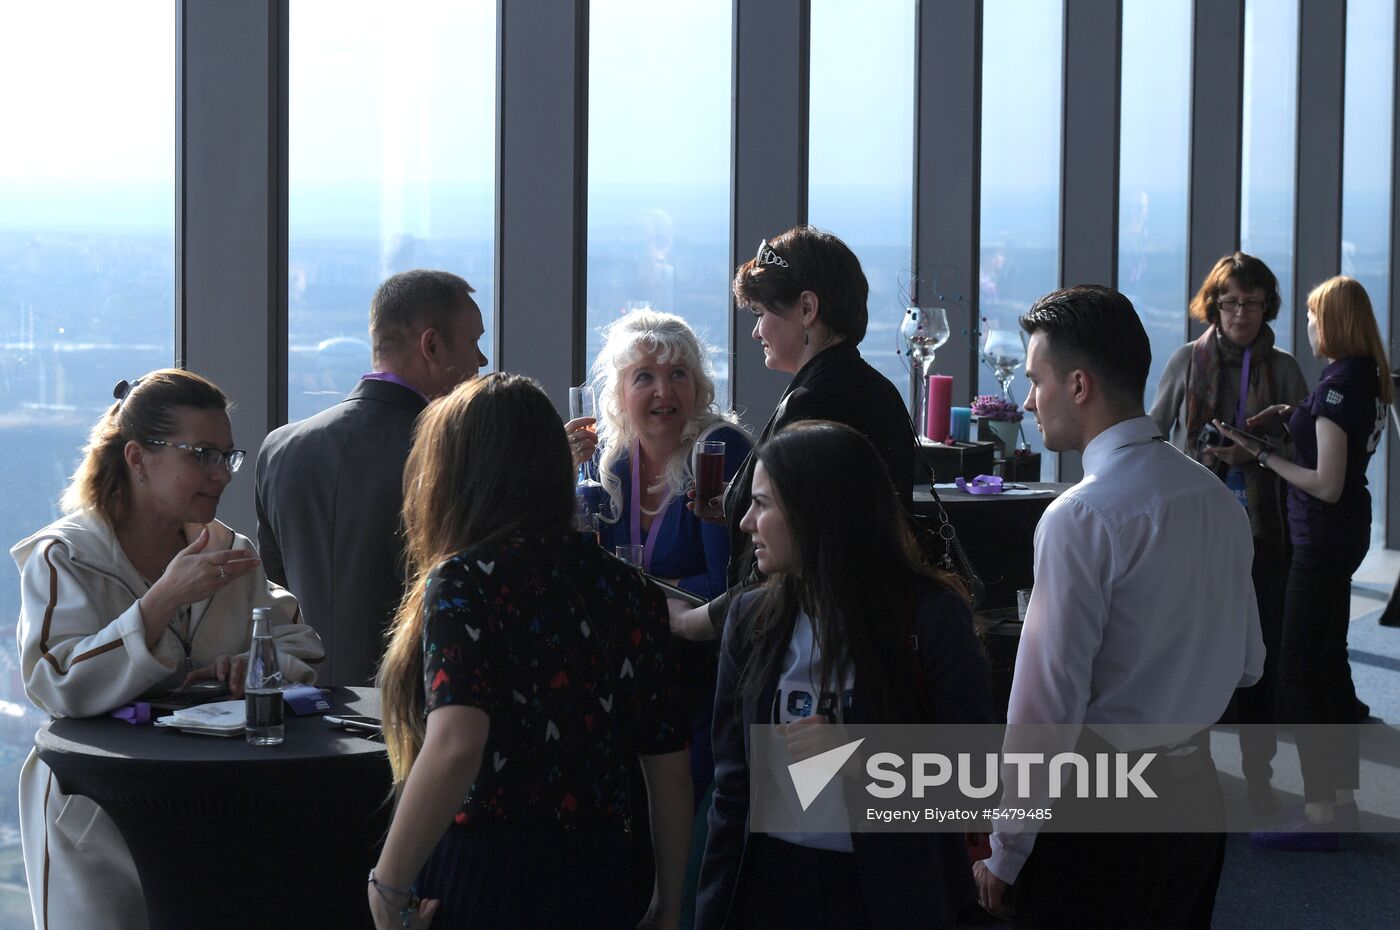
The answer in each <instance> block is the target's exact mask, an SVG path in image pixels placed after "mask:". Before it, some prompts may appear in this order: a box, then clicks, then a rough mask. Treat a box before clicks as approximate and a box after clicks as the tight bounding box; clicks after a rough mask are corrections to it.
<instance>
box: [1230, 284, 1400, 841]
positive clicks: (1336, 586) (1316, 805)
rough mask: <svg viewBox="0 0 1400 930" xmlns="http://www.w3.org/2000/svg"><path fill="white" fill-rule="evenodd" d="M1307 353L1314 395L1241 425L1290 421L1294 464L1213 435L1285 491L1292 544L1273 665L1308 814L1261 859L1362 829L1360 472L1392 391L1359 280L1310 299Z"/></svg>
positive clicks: (1366, 538) (1283, 830)
mask: <svg viewBox="0 0 1400 930" xmlns="http://www.w3.org/2000/svg"><path fill="white" fill-rule="evenodd" d="M1308 343H1309V344H1310V345H1311V346H1312V351H1313V355H1315V356H1317V357H1318V358H1320V359H1322V360H1323V361H1325V362H1326V363H1327V367H1326V368H1324V369H1322V374H1321V375H1320V376H1319V377H1318V381H1317V387H1316V388H1315V389H1314V390H1313V392H1312V393H1311V394H1309V395H1308V396H1307V398H1306V399H1305V400H1303V401H1302V402H1301V403H1298V404H1297V405H1296V406H1295V405H1288V404H1274V405H1272V406H1270V407H1268V408H1266V409H1265V410H1262V411H1260V412H1259V413H1258V414H1256V415H1255V416H1254V417H1252V418H1250V420H1249V421H1248V422H1247V423H1246V426H1247V428H1248V429H1250V430H1251V431H1256V430H1259V429H1261V428H1263V427H1266V426H1268V425H1270V424H1275V423H1279V422H1281V421H1282V420H1284V419H1285V418H1286V419H1287V421H1288V428H1289V430H1290V431H1291V433H1292V436H1293V451H1292V454H1291V456H1290V455H1285V454H1284V453H1282V452H1279V451H1277V450H1270V449H1269V448H1267V447H1265V446H1263V445H1261V444H1260V443H1258V442H1256V441H1254V440H1253V439H1251V438H1250V437H1248V436H1246V435H1245V434H1243V433H1241V432H1239V431H1238V430H1236V429H1235V428H1234V427H1232V426H1231V425H1230V424H1229V423H1226V422H1224V421H1223V420H1222V421H1218V422H1217V425H1218V426H1219V427H1220V428H1221V429H1222V430H1223V431H1224V432H1225V433H1226V434H1227V435H1229V436H1230V437H1231V438H1232V439H1233V440H1234V441H1235V444H1236V445H1237V446H1239V448H1240V449H1241V450H1242V452H1243V453H1244V454H1246V455H1249V456H1251V457H1253V458H1254V459H1255V461H1256V462H1257V463H1258V465H1259V467H1260V468H1265V469H1268V470H1269V471H1270V472H1271V473H1276V474H1277V475H1278V476H1279V478H1281V479H1283V480H1284V481H1285V482H1287V484H1288V530H1289V539H1290V541H1291V542H1292V544H1293V556H1292V561H1291V564H1290V566H1289V572H1288V584H1287V588H1286V590H1285V592H1284V606H1283V634H1282V638H1281V643H1280V647H1279V658H1278V688H1279V714H1280V717H1281V718H1282V719H1284V720H1286V721H1287V722H1289V723H1291V724H1293V725H1294V739H1295V742H1296V743H1297V745H1298V761H1299V762H1300V763H1301V765H1302V769H1303V799H1304V805H1303V810H1302V811H1301V812H1297V813H1294V814H1293V815H1291V816H1285V817H1284V819H1283V820H1282V822H1280V823H1278V824H1276V825H1275V826H1274V828H1273V829H1270V830H1267V831H1264V832H1260V833H1255V834H1254V835H1253V836H1252V837H1251V839H1252V841H1253V843H1254V845H1256V846H1261V847H1264V848H1266V849H1279V850H1295V851H1331V850H1336V849H1340V848H1341V845H1342V843H1341V837H1340V834H1339V831H1343V830H1344V831H1349V832H1354V831H1356V830H1357V828H1358V826H1359V822H1360V821H1359V814H1358V812H1357V808H1356V801H1355V798H1354V797H1353V791H1355V789H1356V788H1357V787H1358V786H1359V780H1360V777H1361V771H1360V769H1361V761H1360V753H1361V748H1360V741H1359V734H1358V732H1357V728H1356V726H1355V725H1354V724H1355V723H1356V716H1357V713H1356V709H1357V701H1356V687H1355V685H1354V683H1353V682H1352V677H1351V664H1350V660H1349V658H1348V655H1347V627H1348V625H1349V623H1350V619H1351V576H1352V574H1353V573H1354V572H1355V571H1356V569H1357V568H1358V567H1359V566H1360V565H1361V560H1362V559H1363V558H1365V556H1366V551H1367V550H1368V549H1369V548H1370V544H1371V493H1370V491H1368V490H1367V488H1366V466H1367V464H1368V463H1369V462H1370V460H1371V456H1372V454H1374V453H1375V451H1376V446H1377V445H1379V443H1380V441H1381V437H1382V436H1383V435H1384V434H1385V421H1386V415H1387V409H1388V408H1389V407H1390V402H1391V382H1390V364H1389V363H1388V362H1387V361H1386V355H1385V342H1384V341H1383V340H1382V339H1381V334H1380V328H1379V327H1378V326H1377V325H1376V317H1375V314H1374V312H1373V311H1372V309H1371V299H1370V297H1368V296H1367V294H1366V289H1365V288H1364V287H1362V286H1361V283H1360V282H1359V281H1357V280H1356V279H1355V278H1348V277H1345V276H1342V275H1338V276H1337V277H1335V278H1330V279H1328V280H1327V281H1324V282H1322V283H1321V284H1319V285H1318V286H1317V287H1315V288H1313V290H1312V292H1311V293H1310V294H1308ZM1278 581H1279V579H1278V578H1275V579H1274V584H1278Z"/></svg>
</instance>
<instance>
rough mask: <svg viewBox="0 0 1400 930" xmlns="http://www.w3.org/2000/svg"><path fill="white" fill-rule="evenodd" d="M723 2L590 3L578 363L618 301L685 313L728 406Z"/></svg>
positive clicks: (727, 41)
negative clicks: (582, 327)
mask: <svg viewBox="0 0 1400 930" xmlns="http://www.w3.org/2000/svg"><path fill="white" fill-rule="evenodd" d="M732 8H733V4H732V3H729V2H725V0H697V2H692V3H684V4H679V3H677V4H671V3H665V4H663V3H655V2H653V0H594V2H593V3H592V4H590V6H589V11H588V27H589V37H588V61H589V75H588V319H587V323H588V344H587V345H588V363H589V364H592V361H593V357H594V356H595V355H596V354H597V352H598V350H599V349H600V348H601V347H602V340H601V336H600V333H601V331H602V328H603V327H604V326H606V325H607V324H608V323H610V322H611V321H612V320H614V319H616V318H617V316H618V315H619V314H620V313H624V312H626V311H627V310H628V309H629V308H633V307H641V306H651V307H655V308H656V309H658V310H664V311H667V312H669V313H677V314H680V315H681V316H683V317H685V318H686V320H688V321H689V322H690V324H691V326H693V327H694V328H695V330H696V332H697V333H699V335H700V337H701V338H702V339H704V340H706V341H707V342H709V343H710V344H711V345H712V346H713V347H714V348H715V350H716V351H715V353H714V357H713V361H714V364H715V374H716V376H717V385H716V387H717V389H718V394H719V400H720V403H721V404H723V405H725V406H727V405H728V403H729V400H728V398H729V364H728V360H727V357H726V356H727V353H728V351H729V348H730V346H729V320H728V312H729V279H730V275H731V274H732V272H733V270H734V269H732V268H731V267H730V266H729V164H730V152H729V137H730V126H729V123H730V93H729V89H730V81H731V76H730V45H731V43H732V40H733V29H732V27H731V18H732V12H731V11H732Z"/></svg>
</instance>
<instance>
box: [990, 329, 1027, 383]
mask: <svg viewBox="0 0 1400 930" xmlns="http://www.w3.org/2000/svg"><path fill="white" fill-rule="evenodd" d="M982 361H984V362H986V363H987V366H988V367H990V368H991V369H992V372H993V373H994V374H995V375H996V379H997V381H998V382H999V383H1000V384H1001V396H1002V397H1004V398H1006V399H1007V400H1011V379H1012V378H1013V377H1015V376H1016V369H1017V368H1020V367H1021V365H1022V364H1024V363H1025V361H1026V343H1025V340H1024V338H1023V337H1022V335H1021V331H1020V330H1019V329H998V328H997V327H996V325H995V324H993V326H992V328H990V329H988V330H987V336H986V338H985V339H984V340H983V342H982Z"/></svg>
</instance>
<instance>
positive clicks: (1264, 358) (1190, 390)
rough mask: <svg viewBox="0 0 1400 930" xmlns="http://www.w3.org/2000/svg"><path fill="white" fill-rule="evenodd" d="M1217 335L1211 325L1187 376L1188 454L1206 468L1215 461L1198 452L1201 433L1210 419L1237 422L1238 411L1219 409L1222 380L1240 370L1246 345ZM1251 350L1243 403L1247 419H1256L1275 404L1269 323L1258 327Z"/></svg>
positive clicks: (1198, 342) (1194, 352)
mask: <svg viewBox="0 0 1400 930" xmlns="http://www.w3.org/2000/svg"><path fill="white" fill-rule="evenodd" d="M1217 333H1218V330H1217V328H1216V327H1215V326H1210V327H1208V328H1207V329H1206V331H1205V332H1204V333H1202V334H1201V338H1199V339H1197V340H1196V344H1195V346H1194V347H1193V348H1192V350H1191V367H1190V369H1189V370H1188V371H1187V373H1186V452H1187V454H1188V455H1190V456H1191V457H1193V458H1195V459H1196V460H1197V461H1199V462H1200V463H1201V464H1202V465H1205V466H1206V467H1207V468H1215V467H1216V458H1215V456H1213V455H1202V454H1200V453H1199V452H1197V451H1196V450H1197V447H1198V446H1199V444H1200V438H1201V430H1202V429H1203V428H1204V427H1205V425H1206V424H1207V423H1209V422H1210V421H1211V420H1222V421H1224V422H1226V423H1234V422H1235V413H1236V411H1235V410H1233V409H1231V410H1222V409H1220V395H1221V390H1220V379H1221V378H1222V377H1224V374H1225V371H1226V369H1227V368H1236V369H1237V368H1240V367H1241V365H1242V364H1243V361H1244V346H1237V345H1235V344H1234V343H1233V342H1231V341H1230V340H1228V339H1225V338H1224V337H1220V336H1217ZM1251 348H1252V349H1253V351H1252V352H1251V353H1250V359H1249V385H1248V389H1247V391H1246V393H1245V402H1244V411H1245V416H1246V417H1252V416H1254V414H1256V413H1258V412H1259V411H1260V410H1263V409H1264V408H1265V407H1267V406H1269V405H1270V404H1272V403H1273V389H1272V386H1271V385H1270V379H1269V374H1270V372H1269V362H1270V361H1271V359H1270V356H1272V355H1273V349H1274V331H1273V330H1272V329H1270V328H1269V324H1267V323H1265V324H1264V325H1263V326H1261V327H1260V328H1259V335H1258V336H1256V337H1255V338H1254V345H1253V346H1251ZM1235 377H1238V375H1236V376H1235ZM1236 425H1243V424H1236Z"/></svg>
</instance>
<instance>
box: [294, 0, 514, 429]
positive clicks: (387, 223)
mask: <svg viewBox="0 0 1400 930" xmlns="http://www.w3.org/2000/svg"><path fill="white" fill-rule="evenodd" d="M290 29H291V35H290V50H289V55H290V88H289V94H290V117H289V118H290V123H291V133H290V140H289V142H290V145H289V155H288V173H289V188H288V201H289V202H288V227H289V247H288V252H289V255H288V270H289V279H290V280H289V282H288V301H289V314H288V316H289V330H290V332H289V334H288V340H287V343H288V360H287V373H288V382H289V388H288V392H287V393H288V399H287V407H288V410H287V416H288V419H289V420H299V419H302V418H303V417H306V416H309V415H311V414H313V413H315V412H317V411H319V410H323V409H325V408H326V407H329V406H330V405H331V404H334V403H335V402H336V401H338V400H340V398H342V397H344V396H345V394H346V393H347V392H348V391H349V390H350V389H351V388H353V387H354V386H355V382H356V381H357V380H358V378H359V376H360V375H361V374H363V373H364V372H367V371H369V370H370V347H369V334H368V320H369V303H370V298H371V297H372V296H373V295H374V290H375V288H376V287H377V286H378V285H379V283H380V282H381V281H382V280H384V278H386V277H388V276H389V275H392V274H395V273H397V272H400V271H407V270H409V269H412V268H436V269H441V270H443V271H450V272H452V273H453V274H457V275H460V276H462V277H463V278H465V279H466V280H467V282H468V283H469V284H471V285H472V286H473V287H474V288H476V294H475V300H476V302H477V304H478V305H479V306H480V307H481V312H482V317H483V320H484V322H485V324H486V335H485V336H483V337H482V340H481V346H482V349H483V351H485V352H486V354H487V356H488V357H491V358H490V360H491V362H492V363H494V361H495V359H494V357H492V356H493V355H494V353H493V352H492V351H491V348H490V347H491V345H492V338H493V333H494V332H495V326H494V325H493V316H494V314H493V307H494V305H495V295H494V291H495V287H494V284H495V282H494V280H493V265H494V238H493V236H494V222H495V220H494V212H493V211H494V197H495V150H496V146H495V137H496V95H495V86H496V4H494V3H462V4H452V3H437V2H429V0H406V2H404V3H398V4H392V5H390V4H383V3H373V2H369V0H350V2H347V0H294V2H293V3H292V4H291V25H290ZM488 367H489V366H488Z"/></svg>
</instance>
